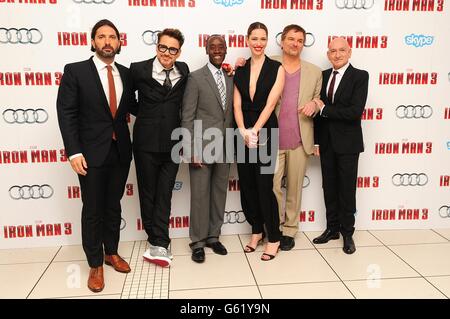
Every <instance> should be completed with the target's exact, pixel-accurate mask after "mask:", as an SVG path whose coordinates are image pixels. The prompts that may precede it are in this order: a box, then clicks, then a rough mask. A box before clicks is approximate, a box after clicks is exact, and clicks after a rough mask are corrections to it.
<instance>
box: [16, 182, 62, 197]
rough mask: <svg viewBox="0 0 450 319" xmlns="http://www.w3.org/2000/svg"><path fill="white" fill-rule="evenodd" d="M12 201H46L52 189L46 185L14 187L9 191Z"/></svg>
mask: <svg viewBox="0 0 450 319" xmlns="http://www.w3.org/2000/svg"><path fill="white" fill-rule="evenodd" d="M8 192H9V196H10V197H11V198H12V199H15V200H19V199H47V198H50V197H52V195H53V188H52V187H51V186H50V185H48V184H43V185H22V186H19V185H14V186H12V187H11V188H10V189H9V191H8Z"/></svg>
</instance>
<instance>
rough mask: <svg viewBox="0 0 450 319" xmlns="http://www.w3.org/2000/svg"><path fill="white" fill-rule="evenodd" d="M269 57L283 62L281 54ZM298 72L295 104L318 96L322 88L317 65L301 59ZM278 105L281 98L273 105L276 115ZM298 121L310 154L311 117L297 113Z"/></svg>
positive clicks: (319, 70) (312, 127)
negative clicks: (298, 79) (298, 82)
mask: <svg viewBox="0 0 450 319" xmlns="http://www.w3.org/2000/svg"><path fill="white" fill-rule="evenodd" d="M270 58H271V59H273V60H276V61H279V62H281V63H283V58H282V56H279V55H277V56H273V57H270ZM300 73H301V74H300V89H299V95H298V104H297V106H302V105H304V104H306V103H308V102H309V101H311V100H312V99H314V98H320V90H321V88H322V70H321V69H320V68H319V67H317V66H316V65H314V64H312V63H309V62H306V61H304V60H302V61H301V71H300ZM280 106H281V99H280V100H279V101H278V103H277V105H276V107H275V113H276V115H277V117H278V115H279V114H280ZM298 121H299V123H300V134H301V138H302V144H303V148H304V150H305V152H306V153H307V154H312V153H313V151H314V124H313V119H312V118H311V117H308V116H305V115H303V114H298Z"/></svg>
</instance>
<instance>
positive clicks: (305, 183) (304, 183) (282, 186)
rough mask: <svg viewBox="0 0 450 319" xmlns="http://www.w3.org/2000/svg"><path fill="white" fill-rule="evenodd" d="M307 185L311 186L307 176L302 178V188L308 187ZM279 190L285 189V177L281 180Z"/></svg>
mask: <svg viewBox="0 0 450 319" xmlns="http://www.w3.org/2000/svg"><path fill="white" fill-rule="evenodd" d="M309 184H311V180H310V179H309V177H308V176H306V175H305V177H304V178H303V186H302V188H306V187H308V186H309ZM281 188H286V176H283V178H282V180H281Z"/></svg>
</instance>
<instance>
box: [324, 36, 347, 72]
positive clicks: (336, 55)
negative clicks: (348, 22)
mask: <svg viewBox="0 0 450 319" xmlns="http://www.w3.org/2000/svg"><path fill="white" fill-rule="evenodd" d="M327 55H328V60H330V62H331V64H332V65H333V68H334V69H335V70H338V69H340V68H342V67H343V66H344V65H346V64H347V63H348V60H349V59H350V57H351V56H352V49H351V48H350V46H349V45H348V42H347V40H346V39H345V38H343V37H339V38H336V39H333V40H332V41H331V42H330V44H329V45H328V52H327Z"/></svg>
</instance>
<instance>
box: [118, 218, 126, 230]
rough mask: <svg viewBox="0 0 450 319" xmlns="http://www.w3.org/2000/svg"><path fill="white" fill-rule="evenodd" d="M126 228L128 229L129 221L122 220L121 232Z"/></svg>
mask: <svg viewBox="0 0 450 319" xmlns="http://www.w3.org/2000/svg"><path fill="white" fill-rule="evenodd" d="M125 227H127V221H126V220H125V219H123V218H122V220H121V221H120V230H124V229H125Z"/></svg>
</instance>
